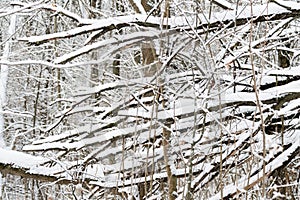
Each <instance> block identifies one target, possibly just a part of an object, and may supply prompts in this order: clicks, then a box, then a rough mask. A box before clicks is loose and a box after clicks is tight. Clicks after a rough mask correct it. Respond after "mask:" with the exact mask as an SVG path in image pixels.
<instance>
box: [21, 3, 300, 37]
mask: <svg viewBox="0 0 300 200" xmlns="http://www.w3.org/2000/svg"><path fill="white" fill-rule="evenodd" d="M293 3H294V4H297V5H298V7H296V8H297V9H293V10H289V9H287V8H285V7H283V6H280V5H278V4H276V3H268V4H264V5H257V6H254V7H253V13H252V12H251V9H250V7H249V6H248V7H245V8H240V9H238V10H237V11H236V10H232V11H227V12H220V13H215V14H214V15H213V16H212V17H211V18H210V20H207V19H209V17H208V16H206V15H203V14H202V13H201V14H198V16H197V17H198V19H200V21H201V22H202V23H201V24H199V23H198V20H196V21H197V23H196V22H194V21H195V20H193V18H188V17H182V16H173V17H171V18H169V19H168V20H167V21H163V22H162V21H161V18H159V17H153V16H150V17H149V16H147V15H142V14H135V15H127V16H119V17H110V18H107V19H99V20H96V21H95V22H94V23H92V24H90V25H86V26H82V27H77V28H74V29H71V30H68V31H62V32H59V33H53V34H46V35H41V36H31V37H25V38H20V39H19V40H21V41H26V42H29V43H41V42H46V41H48V40H53V39H61V38H69V37H74V36H77V35H80V34H84V33H89V32H93V31H99V30H113V29H120V28H122V27H126V26H127V27H128V26H133V25H139V26H143V27H155V28H158V29H160V27H161V25H162V26H164V27H165V28H168V29H169V30H177V31H179V32H181V31H183V30H187V31H189V30H191V28H193V29H199V30H205V32H207V31H209V30H207V29H210V30H215V29H216V28H217V29H220V28H222V27H224V26H225V25H229V26H228V28H230V27H234V26H239V25H244V24H246V23H247V22H249V21H250V20H253V22H254V23H258V22H263V21H271V20H281V19H287V18H290V17H299V15H300V12H299V11H300V3H295V2H293ZM236 13H237V15H236ZM69 15H70V14H69ZM191 26H192V27H191Z"/></svg>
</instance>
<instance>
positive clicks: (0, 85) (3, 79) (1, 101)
mask: <svg viewBox="0 0 300 200" xmlns="http://www.w3.org/2000/svg"><path fill="white" fill-rule="evenodd" d="M15 29H16V15H14V14H13V15H11V17H10V24H9V27H8V36H9V37H10V36H11V35H12V34H13V33H14V32H15ZM11 41H12V40H11V38H10V39H9V40H8V41H7V42H6V43H5V45H4V49H3V55H2V57H3V58H2V59H3V60H8V58H9V54H10V49H11ZM8 71H9V69H8V66H7V65H1V70H0V148H5V147H6V144H5V141H4V129H5V124H4V115H3V111H4V106H5V104H6V86H7V80H8ZM4 184H5V179H4V178H3V177H2V174H0V200H1V199H2V196H3V194H2V193H3V191H4Z"/></svg>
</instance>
